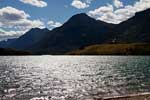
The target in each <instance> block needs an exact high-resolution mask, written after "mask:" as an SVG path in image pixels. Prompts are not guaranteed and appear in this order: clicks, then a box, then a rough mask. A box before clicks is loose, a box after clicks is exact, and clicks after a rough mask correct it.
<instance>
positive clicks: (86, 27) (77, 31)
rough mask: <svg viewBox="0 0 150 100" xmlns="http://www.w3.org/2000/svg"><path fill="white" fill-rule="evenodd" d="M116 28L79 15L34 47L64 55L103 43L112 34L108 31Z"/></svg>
mask: <svg viewBox="0 0 150 100" xmlns="http://www.w3.org/2000/svg"><path fill="white" fill-rule="evenodd" d="M114 26H115V25H114V24H107V23H105V22H102V21H98V20H95V19H93V18H91V17H89V16H88V15H86V14H84V13H81V14H77V15H75V16H73V17H71V18H70V19H69V20H68V21H67V22H66V23H64V25H62V26H61V27H59V28H55V29H54V30H52V31H51V32H49V34H47V35H46V36H45V38H43V39H42V40H41V41H39V42H38V43H37V44H34V45H33V46H32V47H35V48H34V50H40V49H41V48H42V49H43V50H47V53H52V54H63V53H65V52H68V51H71V50H74V49H77V48H81V47H84V46H88V45H92V44H99V43H103V42H104V41H105V40H106V39H107V38H108V37H107V36H108V34H110V33H109V32H108V31H109V30H112V29H113V27H114ZM39 48H40V49H39ZM42 52H43V51H42Z"/></svg>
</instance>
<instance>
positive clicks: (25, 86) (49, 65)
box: [0, 56, 150, 100]
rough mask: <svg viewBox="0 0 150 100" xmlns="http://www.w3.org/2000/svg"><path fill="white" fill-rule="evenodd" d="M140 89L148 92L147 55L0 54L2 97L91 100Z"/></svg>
mask: <svg viewBox="0 0 150 100" xmlns="http://www.w3.org/2000/svg"><path fill="white" fill-rule="evenodd" d="M140 92H150V57H148V56H75V57H72V56H30V57H23V56H20V57H15V56H11V57H9V56H7V57H0V97H1V99H2V98H3V99H4V100H86V99H88V100H89V99H90V100H92V97H93V96H95V95H97V96H111V95H124V94H132V93H140ZM1 99H0V100H1Z"/></svg>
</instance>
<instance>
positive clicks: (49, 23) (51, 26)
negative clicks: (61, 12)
mask: <svg viewBox="0 0 150 100" xmlns="http://www.w3.org/2000/svg"><path fill="white" fill-rule="evenodd" d="M47 25H48V26H49V27H50V28H55V27H60V26H61V25H62V24H61V23H60V22H54V21H48V22H47Z"/></svg>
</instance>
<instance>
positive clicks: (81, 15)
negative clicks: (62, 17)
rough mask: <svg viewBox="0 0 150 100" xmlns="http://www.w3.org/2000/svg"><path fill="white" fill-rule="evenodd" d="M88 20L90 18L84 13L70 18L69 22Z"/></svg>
mask: <svg viewBox="0 0 150 100" xmlns="http://www.w3.org/2000/svg"><path fill="white" fill-rule="evenodd" d="M89 18H91V17H89V16H88V15H87V14H86V13H80V14H76V15H74V16H72V17H71V18H70V20H74V19H76V20H82V19H89Z"/></svg>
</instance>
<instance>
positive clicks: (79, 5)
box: [71, 0, 89, 9]
mask: <svg viewBox="0 0 150 100" xmlns="http://www.w3.org/2000/svg"><path fill="white" fill-rule="evenodd" d="M71 5H72V6H73V7H75V8H78V9H84V8H87V7H89V5H88V4H87V3H84V2H82V1H80V0H73V1H72V3H71Z"/></svg>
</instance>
